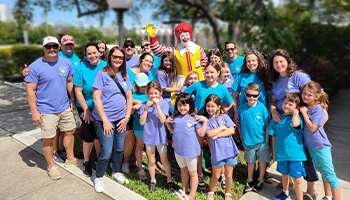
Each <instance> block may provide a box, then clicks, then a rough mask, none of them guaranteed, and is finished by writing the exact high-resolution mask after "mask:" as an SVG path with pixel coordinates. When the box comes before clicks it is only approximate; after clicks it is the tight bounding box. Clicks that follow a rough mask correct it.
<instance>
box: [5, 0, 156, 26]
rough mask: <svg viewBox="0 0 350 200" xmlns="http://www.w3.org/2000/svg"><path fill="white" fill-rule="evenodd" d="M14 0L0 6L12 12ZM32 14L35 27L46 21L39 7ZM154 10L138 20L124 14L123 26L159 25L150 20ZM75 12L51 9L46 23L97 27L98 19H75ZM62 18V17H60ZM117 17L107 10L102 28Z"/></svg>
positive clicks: (142, 15) (95, 17)
mask: <svg viewBox="0 0 350 200" xmlns="http://www.w3.org/2000/svg"><path fill="white" fill-rule="evenodd" d="M15 3H16V0H0V4H5V5H7V6H9V7H10V8H11V9H12V11H13V9H14V6H15ZM134 3H135V2H134ZM34 9H35V10H34V12H33V13H34V14H33V20H32V23H33V24H35V25H40V24H41V23H44V22H45V21H46V17H45V15H44V10H43V9H42V8H39V7H34ZM153 12H154V10H153V9H152V8H150V7H149V6H148V8H146V9H144V10H142V11H140V13H139V14H140V15H141V17H140V18H139V19H135V18H133V17H132V16H131V15H130V13H124V26H127V27H132V26H138V25H143V26H144V25H146V24H147V23H152V24H156V25H157V24H160V23H161V21H159V20H155V19H152V14H153ZM77 15H78V14H77V11H76V8H75V6H74V8H73V9H72V11H71V12H63V11H58V10H56V9H52V11H50V12H49V13H48V15H47V21H48V23H51V24H53V25H55V24H56V23H58V22H63V23H65V24H67V25H76V24H79V25H82V24H86V25H88V26H97V27H99V24H100V22H99V17H98V16H97V15H95V16H94V17H92V16H88V17H80V18H78V17H77ZM62 16H64V17H62ZM116 21H117V17H116V13H115V12H114V11H113V10H109V11H108V14H107V15H106V17H105V19H104V26H108V25H111V24H112V23H113V22H114V23H116Z"/></svg>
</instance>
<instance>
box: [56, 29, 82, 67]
mask: <svg viewBox="0 0 350 200" xmlns="http://www.w3.org/2000/svg"><path fill="white" fill-rule="evenodd" d="M74 44H75V42H74V38H73V36H70V35H65V36H63V37H62V38H61V51H60V52H59V53H58V55H59V56H62V57H64V58H67V59H68V60H69V61H70V62H71V63H72V65H73V67H78V66H79V65H80V59H79V57H78V56H77V55H76V54H75V53H73V50H74Z"/></svg>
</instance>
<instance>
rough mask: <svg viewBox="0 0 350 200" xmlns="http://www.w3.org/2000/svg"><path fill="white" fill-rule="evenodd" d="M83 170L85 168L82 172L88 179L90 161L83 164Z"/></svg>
mask: <svg viewBox="0 0 350 200" xmlns="http://www.w3.org/2000/svg"><path fill="white" fill-rule="evenodd" d="M84 168H85V170H84V171H83V173H84V175H85V176H87V177H90V176H91V175H92V169H91V164H90V161H86V162H84Z"/></svg>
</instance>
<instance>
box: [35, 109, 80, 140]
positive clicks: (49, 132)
mask: <svg viewBox="0 0 350 200" xmlns="http://www.w3.org/2000/svg"><path fill="white" fill-rule="evenodd" d="M41 116H42V117H43V121H42V122H41V125H40V128H41V134H42V135H41V136H42V138H53V137H55V136H56V129H57V127H58V128H59V129H60V130H61V131H62V132H64V131H70V130H73V129H75V128H76V124H75V119H74V117H73V113H72V112H71V110H70V108H67V109H66V110H65V111H62V112H59V113H52V114H44V113H41Z"/></svg>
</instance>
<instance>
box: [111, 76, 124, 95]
mask: <svg viewBox="0 0 350 200" xmlns="http://www.w3.org/2000/svg"><path fill="white" fill-rule="evenodd" d="M113 81H114V82H115V84H117V86H118V88H119V90H120V92H121V93H122V95H123V96H124V98H125V99H126V94H125V91H124V89H123V88H122V86H121V85H120V83H119V81H118V79H117V78H116V77H113Z"/></svg>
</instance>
